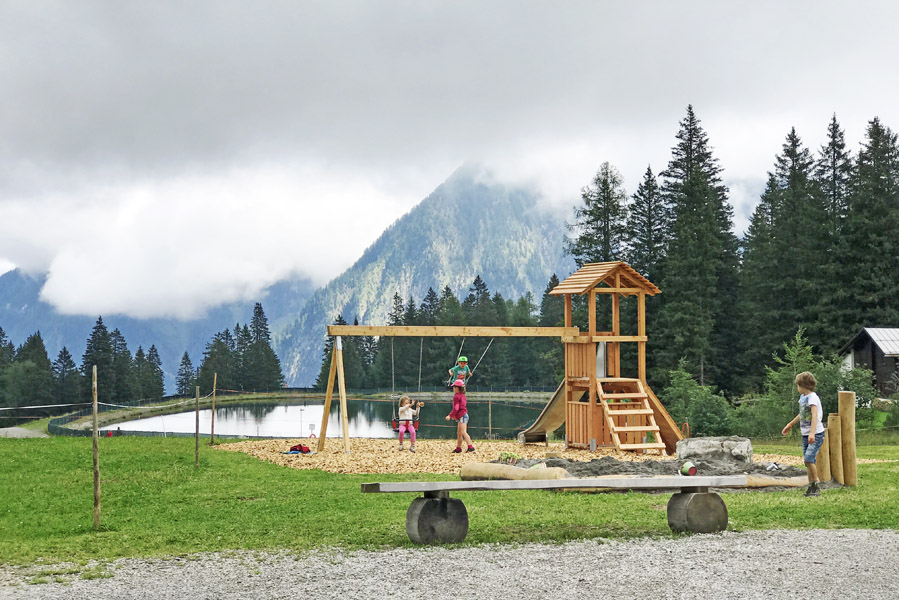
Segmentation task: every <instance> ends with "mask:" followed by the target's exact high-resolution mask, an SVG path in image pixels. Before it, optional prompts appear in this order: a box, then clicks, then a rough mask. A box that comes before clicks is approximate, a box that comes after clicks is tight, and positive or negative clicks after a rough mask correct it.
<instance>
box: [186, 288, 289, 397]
mask: <svg viewBox="0 0 899 600" xmlns="http://www.w3.org/2000/svg"><path fill="white" fill-rule="evenodd" d="M213 383H215V387H216V388H217V389H222V390H237V391H248V392H252V391H273V390H277V389H279V388H281V387H282V385H283V384H284V375H283V374H282V372H281V361H280V360H279V359H278V356H277V355H276V354H275V352H274V350H272V335H271V332H270V331H269V327H268V318H266V316H265V311H264V310H263V309H262V304H261V303H259V302H257V303H256V305H255V306H254V307H253V318H252V319H251V320H250V323H249V324H246V323H245V324H243V325H241V324H240V323H237V324H235V325H234V329H233V330H230V331H229V330H228V329H227V328H226V329H224V330H222V331H220V332H218V333H216V334H215V335H213V336H212V340H210V341H209V342H208V343H207V344H206V349H205V351H204V352H203V361H202V362H201V363H200V366H199V367H197V369H196V370H194V367H193V362H192V361H191V360H190V356H189V355H188V353H187V352H185V353H184V355H183V356H182V357H181V364H180V365H179V367H178V375H177V377H176V378H175V386H176V393H177V394H178V395H182V396H189V395H192V394H193V393H194V389H195V387H197V386H199V388H200V393H202V394H208V393H210V392H212V387H213Z"/></svg>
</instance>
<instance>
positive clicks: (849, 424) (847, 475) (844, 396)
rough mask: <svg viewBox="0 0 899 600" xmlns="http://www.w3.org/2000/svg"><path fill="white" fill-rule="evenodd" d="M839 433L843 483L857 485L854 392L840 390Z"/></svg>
mask: <svg viewBox="0 0 899 600" xmlns="http://www.w3.org/2000/svg"><path fill="white" fill-rule="evenodd" d="M839 402H840V430H841V431H840V433H841V435H842V446H843V448H842V452H843V479H844V480H845V481H844V482H842V483H845V485H852V486H855V485H858V463H857V462H856V459H855V392H840V393H839Z"/></svg>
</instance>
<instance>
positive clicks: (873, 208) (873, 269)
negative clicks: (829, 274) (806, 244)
mask: <svg viewBox="0 0 899 600" xmlns="http://www.w3.org/2000/svg"><path fill="white" fill-rule="evenodd" d="M897 231H899V144H897V136H896V134H895V133H893V132H892V131H891V130H890V128H889V127H886V126H885V125H883V124H882V123H881V122H880V119H878V118H874V119H872V120H871V121H870V122H869V123H868V127H867V130H866V132H865V141H864V142H863V144H862V148H861V150H860V151H859V154H858V159H857V161H856V169H855V180H854V182H853V185H852V193H851V195H850V199H849V209H848V215H847V217H846V220H845V225H844V227H843V229H842V235H841V236H840V238H839V243H838V245H837V246H836V248H835V253H836V262H837V264H840V265H842V270H841V271H840V273H839V279H838V280H837V281H835V282H834V283H833V284H832V285H833V287H832V288H831V289H830V290H829V296H830V301H829V303H828V305H827V306H826V310H824V311H822V313H821V318H822V319H823V320H825V322H826V329H825V332H826V333H825V335H824V336H823V337H824V343H825V347H826V349H828V350H834V349H836V348H838V347H839V346H840V345H842V344H843V343H844V342H845V341H846V340H848V339H849V338H850V337H851V336H853V335H854V334H855V333H857V332H858V331H859V330H860V329H861V328H862V327H891V326H895V325H896V323H899V277H896V265H897V264H899V235H897Z"/></svg>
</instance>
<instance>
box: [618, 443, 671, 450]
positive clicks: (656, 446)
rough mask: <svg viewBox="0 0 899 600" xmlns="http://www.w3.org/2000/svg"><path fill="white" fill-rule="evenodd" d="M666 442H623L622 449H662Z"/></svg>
mask: <svg viewBox="0 0 899 600" xmlns="http://www.w3.org/2000/svg"><path fill="white" fill-rule="evenodd" d="M664 448H665V444H663V443H662V442H656V443H652V444H621V449H622V450H662V449H664Z"/></svg>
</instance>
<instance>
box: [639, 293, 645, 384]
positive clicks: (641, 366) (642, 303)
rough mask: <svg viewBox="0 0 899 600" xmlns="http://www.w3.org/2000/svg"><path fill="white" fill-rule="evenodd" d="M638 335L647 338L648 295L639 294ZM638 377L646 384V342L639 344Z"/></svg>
mask: <svg viewBox="0 0 899 600" xmlns="http://www.w3.org/2000/svg"><path fill="white" fill-rule="evenodd" d="M637 335H638V336H639V337H645V336H646V294H645V293H643V292H640V293H639V294H637ZM637 377H639V378H640V381H642V382H643V383H644V384H646V342H637Z"/></svg>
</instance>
